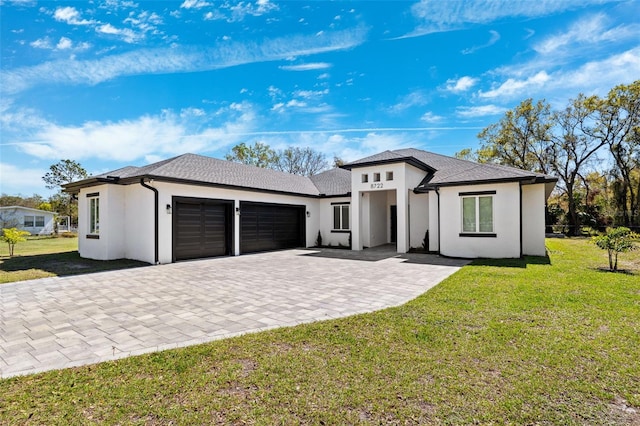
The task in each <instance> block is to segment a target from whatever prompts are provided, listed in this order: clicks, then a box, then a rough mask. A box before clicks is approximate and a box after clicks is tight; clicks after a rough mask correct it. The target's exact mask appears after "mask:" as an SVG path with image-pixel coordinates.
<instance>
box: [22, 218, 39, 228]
mask: <svg viewBox="0 0 640 426" xmlns="http://www.w3.org/2000/svg"><path fill="white" fill-rule="evenodd" d="M27 218H29V219H27ZM23 220H24V227H25V228H34V227H35V226H36V217H35V216H34V215H28V216H27V215H24V217H23Z"/></svg>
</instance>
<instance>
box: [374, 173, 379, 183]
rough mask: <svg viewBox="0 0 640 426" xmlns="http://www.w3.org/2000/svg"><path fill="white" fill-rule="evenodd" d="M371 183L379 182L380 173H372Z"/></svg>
mask: <svg viewBox="0 0 640 426" xmlns="http://www.w3.org/2000/svg"><path fill="white" fill-rule="evenodd" d="M373 181H374V182H380V173H374V174H373Z"/></svg>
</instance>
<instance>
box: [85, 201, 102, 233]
mask: <svg viewBox="0 0 640 426" xmlns="http://www.w3.org/2000/svg"><path fill="white" fill-rule="evenodd" d="M87 210H88V212H89V214H88V215H87V216H88V219H89V223H88V224H87V225H88V228H87V229H88V231H89V232H88V234H89V235H100V194H87Z"/></svg>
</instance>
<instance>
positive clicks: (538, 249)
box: [522, 183, 547, 256]
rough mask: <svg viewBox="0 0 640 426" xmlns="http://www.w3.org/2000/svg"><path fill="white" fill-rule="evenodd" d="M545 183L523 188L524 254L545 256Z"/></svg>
mask: <svg viewBox="0 0 640 426" xmlns="http://www.w3.org/2000/svg"><path fill="white" fill-rule="evenodd" d="M544 186H545V185H544V183H539V184H535V185H523V186H522V254H526V255H530V256H545V255H546V254H547V251H546V248H545V245H544V231H545V214H544V213H545V212H544V205H545V202H546V195H545V188H544Z"/></svg>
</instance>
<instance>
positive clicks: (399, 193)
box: [396, 188, 409, 253]
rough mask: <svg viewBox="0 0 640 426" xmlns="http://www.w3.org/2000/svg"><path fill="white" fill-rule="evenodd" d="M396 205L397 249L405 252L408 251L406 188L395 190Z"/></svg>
mask: <svg viewBox="0 0 640 426" xmlns="http://www.w3.org/2000/svg"><path fill="white" fill-rule="evenodd" d="M396 205H397V206H398V207H397V209H398V212H397V215H398V222H397V226H398V229H397V237H396V244H397V251H398V253H406V252H408V251H409V232H408V229H409V226H408V225H409V194H408V192H407V191H406V190H403V189H402V188H398V189H397V190H396Z"/></svg>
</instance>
